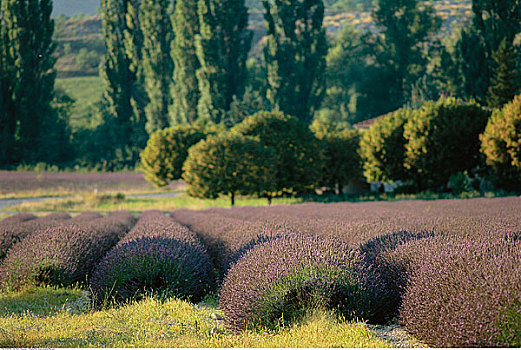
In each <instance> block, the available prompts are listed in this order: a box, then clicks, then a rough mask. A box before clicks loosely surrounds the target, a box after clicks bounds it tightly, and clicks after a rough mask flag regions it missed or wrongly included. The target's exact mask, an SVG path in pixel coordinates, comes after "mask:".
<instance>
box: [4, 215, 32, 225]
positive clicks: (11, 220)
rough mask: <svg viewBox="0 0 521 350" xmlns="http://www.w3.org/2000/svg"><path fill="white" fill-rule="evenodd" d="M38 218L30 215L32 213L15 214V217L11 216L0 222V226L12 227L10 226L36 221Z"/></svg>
mask: <svg viewBox="0 0 521 350" xmlns="http://www.w3.org/2000/svg"><path fill="white" fill-rule="evenodd" d="M36 218H37V217H36V216H35V215H33V214H30V213H20V214H15V215H11V216H8V217H6V218H5V219H2V220H0V226H1V225H10V224H20V223H22V222H26V221H29V220H34V219H36Z"/></svg>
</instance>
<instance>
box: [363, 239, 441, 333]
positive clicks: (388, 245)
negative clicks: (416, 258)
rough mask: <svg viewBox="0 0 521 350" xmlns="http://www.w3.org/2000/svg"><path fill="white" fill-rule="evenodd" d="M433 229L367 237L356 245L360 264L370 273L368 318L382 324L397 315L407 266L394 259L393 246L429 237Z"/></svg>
mask: <svg viewBox="0 0 521 350" xmlns="http://www.w3.org/2000/svg"><path fill="white" fill-rule="evenodd" d="M433 235H434V233H433V232H427V231H424V232H409V231H398V232H392V233H388V234H384V235H381V236H377V237H376V238H373V239H370V240H369V241H367V242H365V243H364V244H362V245H361V246H360V251H361V252H362V254H363V257H364V266H365V268H366V269H367V271H370V275H371V278H372V279H371V285H372V288H371V291H370V295H371V298H372V313H371V317H370V321H372V322H375V323H385V322H387V321H389V320H390V319H392V318H393V317H395V316H397V314H398V308H399V306H400V303H401V300H402V294H403V292H404V289H405V285H406V283H407V272H408V269H407V267H408V265H406V264H405V263H404V261H402V260H400V259H397V258H396V255H395V254H393V253H394V251H395V249H397V248H398V247H399V246H400V245H402V244H404V243H407V242H409V241H416V240H420V239H423V238H426V237H432V236H433Z"/></svg>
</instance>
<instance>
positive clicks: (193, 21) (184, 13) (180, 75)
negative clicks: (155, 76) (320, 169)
mask: <svg viewBox="0 0 521 350" xmlns="http://www.w3.org/2000/svg"><path fill="white" fill-rule="evenodd" d="M197 2H198V0H177V2H176V4H175V12H174V16H173V29H174V31H175V39H174V43H173V47H172V57H173V59H174V62H175V69H174V81H175V84H174V87H173V89H172V96H173V100H174V104H173V106H172V109H171V114H172V117H171V119H172V124H183V123H193V122H194V121H195V120H196V119H197V105H198V103H199V98H200V95H201V94H200V92H199V82H198V80H197V70H198V69H199V68H200V67H201V65H200V64H199V59H198V58H197V52H196V45H195V41H194V38H195V36H196V35H197V33H199V17H198V13H197Z"/></svg>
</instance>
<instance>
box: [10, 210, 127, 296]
mask: <svg viewBox="0 0 521 350" xmlns="http://www.w3.org/2000/svg"><path fill="white" fill-rule="evenodd" d="M134 222H135V221H134V218H133V217H132V215H131V214H130V213H128V212H115V213H111V214H110V215H108V216H106V217H104V218H102V219H99V220H91V221H84V222H81V221H80V222H77V223H70V224H66V223H64V224H62V225H59V226H55V227H51V228H48V229H45V230H41V231H37V232H35V233H34V234H32V235H31V236H29V237H27V238H26V239H24V240H22V241H20V242H19V243H17V244H16V245H15V246H13V247H12V249H11V250H10V251H9V252H8V254H7V257H6V258H5V260H4V261H3V262H2V265H1V266H0V283H1V285H2V288H4V289H13V290H18V289H21V288H22V287H24V286H30V285H55V286H68V285H71V284H74V283H76V282H85V280H86V278H87V276H88V275H90V273H91V272H92V270H93V269H94V267H95V266H96V264H97V263H98V261H99V260H100V259H101V258H102V257H103V256H104V255H105V254H106V253H107V252H108V251H109V249H111V248H112V247H113V246H114V245H115V244H116V243H117V242H118V241H119V240H120V239H121V237H122V236H123V235H124V234H125V233H126V232H128V231H129V230H130V228H131V227H132V226H133V225H134Z"/></svg>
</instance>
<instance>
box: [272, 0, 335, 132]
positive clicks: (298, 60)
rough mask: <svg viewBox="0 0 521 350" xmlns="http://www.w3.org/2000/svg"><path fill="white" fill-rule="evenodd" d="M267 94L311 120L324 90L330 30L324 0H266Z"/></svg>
mask: <svg viewBox="0 0 521 350" xmlns="http://www.w3.org/2000/svg"><path fill="white" fill-rule="evenodd" d="M263 4H264V8H265V14H264V19H265V21H266V29H267V37H268V41H267V45H266V48H265V50H264V60H265V63H266V71H267V75H268V76H267V78H268V90H267V98H268V100H269V101H270V103H271V104H272V105H273V106H275V107H276V108H278V109H279V110H281V111H283V112H284V113H286V114H289V115H292V116H294V117H297V118H298V119H300V120H301V121H303V122H305V123H308V124H309V123H310V122H311V120H312V118H313V114H314V112H315V110H316V108H318V106H319V104H320V102H321V100H322V97H323V94H324V77H325V74H324V71H325V66H326V64H325V56H326V54H327V41H326V32H325V29H324V27H323V20H324V4H323V2H322V0H274V1H270V0H263Z"/></svg>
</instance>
